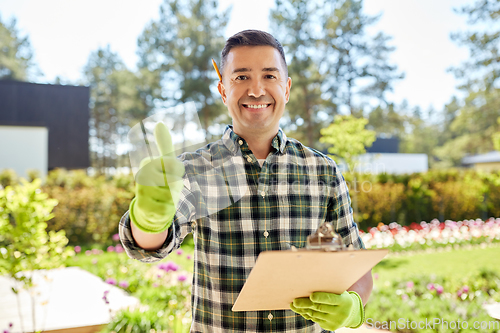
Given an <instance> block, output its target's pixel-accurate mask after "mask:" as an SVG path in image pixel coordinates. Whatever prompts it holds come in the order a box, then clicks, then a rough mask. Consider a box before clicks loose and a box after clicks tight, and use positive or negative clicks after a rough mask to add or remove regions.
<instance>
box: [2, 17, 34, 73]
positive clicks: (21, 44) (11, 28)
mask: <svg viewBox="0 0 500 333" xmlns="http://www.w3.org/2000/svg"><path fill="white" fill-rule="evenodd" d="M32 57H33V50H32V48H31V45H30V42H29V39H28V37H21V36H19V31H18V30H17V27H16V21H15V20H12V21H11V23H10V24H6V23H4V22H2V21H1V19H0V79H12V80H22V81H25V80H27V79H28V77H29V73H28V72H29V69H30V68H32V67H33V63H32V60H31V59H32Z"/></svg>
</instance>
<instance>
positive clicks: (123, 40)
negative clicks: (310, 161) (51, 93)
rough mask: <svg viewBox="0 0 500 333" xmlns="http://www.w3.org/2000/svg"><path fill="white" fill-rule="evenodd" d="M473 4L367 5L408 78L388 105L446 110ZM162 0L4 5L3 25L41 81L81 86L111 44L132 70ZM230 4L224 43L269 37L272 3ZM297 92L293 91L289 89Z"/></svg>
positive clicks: (8, 0) (21, 0)
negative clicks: (247, 35)
mask: <svg viewBox="0 0 500 333" xmlns="http://www.w3.org/2000/svg"><path fill="white" fill-rule="evenodd" d="M473 2H474V1H473V0H437V1H436V0H365V1H364V10H365V13H366V14H368V15H377V14H381V18H380V19H379V21H378V22H377V23H376V24H375V25H373V26H372V27H370V28H369V29H368V33H369V34H371V35H375V33H377V32H379V31H382V32H384V33H385V34H387V35H389V36H391V37H392V40H391V41H390V45H392V46H394V47H396V50H395V51H394V52H393V54H392V55H391V58H390V60H391V63H392V64H395V65H397V66H398V68H399V70H400V71H402V72H404V73H405V78H404V79H403V80H400V81H399V82H397V83H396V84H395V85H394V91H393V92H392V93H389V94H388V95H387V96H388V99H389V101H391V102H395V103H400V102H402V101H403V100H407V101H408V102H409V104H410V105H411V106H420V107H421V108H423V109H424V110H425V109H428V108H429V107H433V108H434V109H436V110H439V109H441V108H442V107H443V106H444V105H445V104H446V103H447V102H449V101H450V99H451V98H452V96H453V95H458V94H459V92H458V90H457V89H456V86H457V85H458V82H457V81H456V80H455V78H454V76H453V74H451V73H449V72H447V69H448V68H450V67H451V66H456V65H458V64H460V63H461V62H462V61H464V60H466V59H467V58H468V55H469V52H468V50H467V49H466V48H464V47H459V46H458V45H456V44H455V43H454V42H452V41H451V39H450V33H451V32H457V31H464V30H466V29H467V25H466V18H465V17H464V16H461V15H458V14H456V13H454V12H453V10H452V9H453V8H456V7H460V6H462V5H464V4H471V3H473ZM161 3H162V0H143V1H139V0H71V1H68V0H0V19H1V20H2V21H3V22H6V21H10V19H12V18H16V19H17V27H18V29H19V31H20V33H21V36H29V39H30V42H31V45H32V47H33V49H34V53H35V58H34V60H35V62H36V63H37V65H38V67H39V69H40V70H41V72H42V73H43V75H44V76H42V77H39V78H38V79H37V82H41V83H43V82H48V83H51V82H54V80H55V78H56V77H60V78H61V79H62V80H63V82H72V83H75V84H76V83H79V82H80V80H81V78H82V70H83V67H84V65H85V64H86V62H87V59H88V56H89V54H90V53H91V52H92V51H95V50H96V49H97V48H99V47H104V46H106V45H108V44H109V45H110V47H111V49H112V50H113V51H114V52H117V53H118V54H119V55H120V57H121V58H122V59H123V60H124V62H125V63H126V64H127V66H128V67H129V68H130V69H134V68H135V64H136V62H137V60H138V58H137V55H136V43H137V37H138V36H139V35H140V34H141V32H142V31H143V29H144V27H145V26H146V24H147V23H148V22H150V21H151V20H155V19H157V18H158V16H159V15H158V11H159V7H160V4H161ZM219 3H220V6H221V8H226V7H227V6H229V5H232V6H233V9H232V14H231V18H230V21H229V24H228V27H227V29H226V31H225V35H226V37H229V36H231V35H232V34H234V33H236V32H238V31H241V30H244V29H249V28H253V29H260V30H265V31H268V27H269V22H268V17H269V9H270V8H271V7H272V6H273V3H274V1H272V0H251V1H247V0H245V1H242V0H219ZM292 91H293V87H292Z"/></svg>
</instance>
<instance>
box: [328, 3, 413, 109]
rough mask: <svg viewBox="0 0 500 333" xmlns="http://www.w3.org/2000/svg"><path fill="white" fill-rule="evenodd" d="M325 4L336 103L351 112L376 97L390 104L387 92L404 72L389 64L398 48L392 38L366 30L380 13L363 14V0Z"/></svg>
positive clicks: (330, 79)
mask: <svg viewBox="0 0 500 333" xmlns="http://www.w3.org/2000/svg"><path fill="white" fill-rule="evenodd" d="M324 8H325V9H326V10H324V11H323V17H324V19H323V22H324V29H325V35H324V37H323V40H322V42H323V43H324V44H325V52H326V53H327V54H329V56H328V57H327V58H326V65H327V68H328V69H329V70H328V75H327V78H328V81H327V87H328V90H327V91H328V92H329V93H330V94H331V96H332V97H333V100H334V103H335V104H336V105H338V107H339V108H341V109H344V110H345V112H347V113H349V114H355V113H356V112H363V110H364V109H365V108H366V107H368V106H369V103H370V102H373V101H376V102H377V103H378V104H387V101H386V99H385V93H386V92H387V91H390V90H392V83H393V82H394V81H395V80H398V79H402V78H403V77H404V75H403V74H400V73H398V72H397V66H395V65H390V64H389V60H388V57H389V55H390V53H391V52H392V51H394V49H395V48H394V47H391V46H389V45H388V42H389V41H390V39H391V38H390V37H389V36H387V35H386V34H384V33H382V32H379V33H378V34H376V35H375V36H374V37H371V36H368V35H367V34H366V28H367V27H368V26H370V25H372V24H374V23H376V22H377V21H378V19H379V17H377V16H368V15H364V14H363V12H362V9H363V0H342V1H339V0H330V1H327V2H326V4H325V7H324ZM367 111H369V110H367ZM360 115H362V113H361V114H360Z"/></svg>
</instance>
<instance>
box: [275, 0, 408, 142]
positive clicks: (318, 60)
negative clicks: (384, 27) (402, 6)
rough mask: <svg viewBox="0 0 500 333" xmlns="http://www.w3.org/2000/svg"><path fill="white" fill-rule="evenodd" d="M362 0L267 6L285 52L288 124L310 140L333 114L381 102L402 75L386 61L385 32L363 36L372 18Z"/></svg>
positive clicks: (282, 1)
mask: <svg viewBox="0 0 500 333" xmlns="http://www.w3.org/2000/svg"><path fill="white" fill-rule="evenodd" d="M362 3H363V2H362V0H335V1H334V0H329V1H326V2H319V1H305V0H276V9H275V10H273V11H272V12H271V30H272V31H273V32H274V35H275V36H276V37H277V38H278V40H280V41H281V42H282V43H283V46H284V48H285V49H286V53H287V54H288V55H289V56H290V57H291V61H290V66H289V75H290V77H292V80H293V85H292V89H293V91H294V93H293V94H292V95H291V96H292V97H294V94H295V97H294V98H292V97H291V98H290V102H289V103H288V105H287V118H288V122H289V124H288V126H289V127H291V128H292V129H296V130H295V132H296V133H300V132H303V133H306V142H307V143H308V144H309V145H310V146H313V145H315V144H316V142H317V140H318V137H319V131H317V129H319V128H321V127H324V125H325V124H328V123H329V122H331V121H332V120H333V117H334V116H335V115H336V114H339V113H344V114H345V113H347V114H353V115H356V116H358V117H359V116H363V114H364V113H365V111H369V110H368V109H370V108H371V107H370V106H369V105H368V104H373V103H376V104H385V92H386V91H388V90H390V89H391V83H392V82H393V81H394V80H395V79H399V78H402V75H400V74H398V73H396V67H395V66H391V65H389V63H388V55H389V53H390V52H391V51H392V50H393V48H391V47H389V46H388V44H387V43H388V41H389V38H388V37H387V36H386V35H384V34H382V33H379V34H378V35H376V36H375V37H373V38H372V37H369V36H367V34H366V31H365V30H366V27H368V26H369V25H371V24H373V23H374V22H376V20H377V19H378V18H377V17H369V16H366V15H364V14H362ZM376 104H375V105H376ZM365 108H367V110H365ZM299 139H300V137H299Z"/></svg>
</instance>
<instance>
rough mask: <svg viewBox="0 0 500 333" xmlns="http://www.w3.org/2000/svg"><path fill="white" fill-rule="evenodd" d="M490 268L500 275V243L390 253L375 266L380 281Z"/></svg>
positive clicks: (462, 273)
mask: <svg viewBox="0 0 500 333" xmlns="http://www.w3.org/2000/svg"><path fill="white" fill-rule="evenodd" d="M484 269H489V270H492V271H495V272H497V273H498V274H499V275H500V246H498V245H496V246H493V247H487V248H484V249H483V248H477V247H476V248H469V249H468V248H460V249H456V250H455V249H453V250H449V251H443V252H431V253H425V252H422V253H418V254H413V255H404V256H394V255H392V256H391V255H389V257H387V258H385V259H384V260H383V261H381V262H380V263H379V264H378V265H377V266H375V267H374V268H373V273H374V274H375V273H376V274H378V278H379V279H380V280H384V281H387V280H391V281H393V280H400V279H405V278H411V277H413V276H415V275H435V276H442V277H447V276H454V277H457V276H459V277H464V278H467V277H469V276H473V275H477V274H478V273H479V272H480V271H481V270H484Z"/></svg>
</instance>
